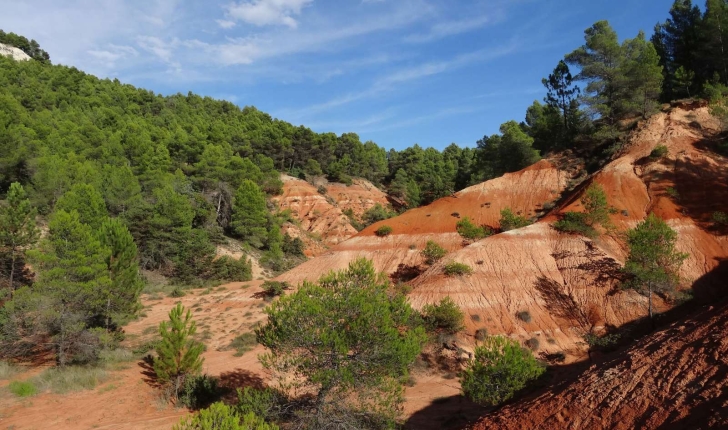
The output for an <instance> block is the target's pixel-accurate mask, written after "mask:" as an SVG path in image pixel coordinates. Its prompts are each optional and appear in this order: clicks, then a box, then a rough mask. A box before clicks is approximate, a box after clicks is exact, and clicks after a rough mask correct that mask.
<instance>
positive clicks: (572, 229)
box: [554, 183, 613, 238]
mask: <svg viewBox="0 0 728 430" xmlns="http://www.w3.org/2000/svg"><path fill="white" fill-rule="evenodd" d="M581 204H582V205H583V206H584V212H566V213H565V214H564V215H563V216H562V218H561V219H560V220H559V221H557V222H556V223H555V224H554V228H555V229H556V230H559V231H561V232H564V233H570V234H581V235H584V236H587V237H590V238H594V237H596V236H598V235H599V231H598V230H597V229H596V226H601V227H602V228H604V229H606V230H611V229H612V228H613V225H612V223H611V221H610V219H609V214H610V213H612V212H613V210H612V208H610V206H609V204H608V203H607V193H606V192H604V188H602V186H601V185H599V184H597V183H593V184H591V185H590V186H589V188H587V189H586V191H585V192H584V194H583V196H582V197H581Z"/></svg>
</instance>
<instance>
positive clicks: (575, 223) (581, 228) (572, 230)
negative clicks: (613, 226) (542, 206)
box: [554, 212, 598, 238]
mask: <svg viewBox="0 0 728 430" xmlns="http://www.w3.org/2000/svg"><path fill="white" fill-rule="evenodd" d="M554 228H555V229H556V230H558V231H560V232H562V233H569V234H581V235H584V236H586V237H591V238H594V237H596V236H598V234H597V231H596V229H594V227H592V226H589V225H587V224H586V214H585V213H582V212H566V213H565V214H564V216H563V217H562V218H561V219H560V220H558V221H556V223H554Z"/></svg>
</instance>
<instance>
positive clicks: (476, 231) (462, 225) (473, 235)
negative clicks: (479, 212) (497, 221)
mask: <svg viewBox="0 0 728 430" xmlns="http://www.w3.org/2000/svg"><path fill="white" fill-rule="evenodd" d="M455 229H456V230H457V232H458V234H459V235H460V236H462V237H463V238H465V239H469V240H478V239H483V238H484V237H488V236H490V235H492V234H493V230H491V228H490V227H488V226H485V225H481V226H477V225H475V224H473V222H472V221H471V220H470V218H469V217H465V218H463V219H461V220H460V221H458V222H457V224H456V225H455Z"/></svg>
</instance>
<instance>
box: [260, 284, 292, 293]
mask: <svg viewBox="0 0 728 430" xmlns="http://www.w3.org/2000/svg"><path fill="white" fill-rule="evenodd" d="M261 288H263V293H264V294H265V295H266V296H268V297H276V296H282V295H283V294H285V291H286V290H290V289H291V286H290V285H289V284H288V282H285V281H283V282H280V281H265V282H263V285H262V287H261Z"/></svg>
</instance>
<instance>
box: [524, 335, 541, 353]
mask: <svg viewBox="0 0 728 430" xmlns="http://www.w3.org/2000/svg"><path fill="white" fill-rule="evenodd" d="M524 343H525V344H526V346H527V347H528V349H530V350H531V351H536V350H537V349H538V347H539V346H541V342H539V341H538V339H536V338H535V337H532V338H530V339H528V340H527V341H526V342H524Z"/></svg>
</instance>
